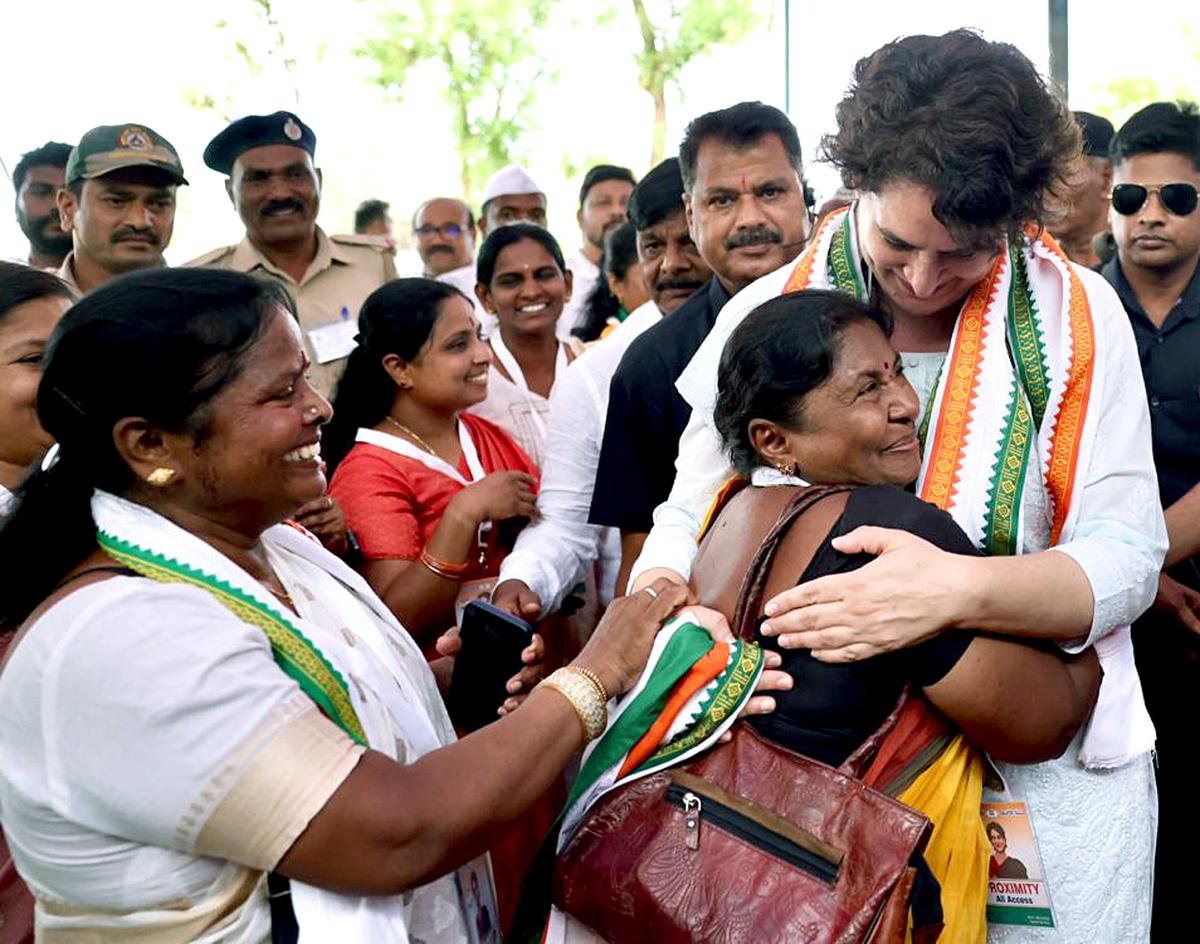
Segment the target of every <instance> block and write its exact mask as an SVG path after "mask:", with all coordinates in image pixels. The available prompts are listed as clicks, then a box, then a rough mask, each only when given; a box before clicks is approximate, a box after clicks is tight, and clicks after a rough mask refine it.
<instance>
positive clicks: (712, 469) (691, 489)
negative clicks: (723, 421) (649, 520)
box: [629, 409, 733, 585]
mask: <svg viewBox="0 0 1200 944" xmlns="http://www.w3.org/2000/svg"><path fill="white" fill-rule="evenodd" d="M711 420H712V417H711V416H706V415H705V414H704V413H703V411H701V410H695V409H694V410H692V416H691V419H689V420H688V425H687V428H686V429H685V430H684V431H683V436H682V437H680V440H679V454H678V456H676V458H675V484H674V485H672V486H671V494H670V495H669V496H668V497H667V500H666V501H665V502H663V503H662V504H661V505H659V506H658V507H657V508H656V509H655V510H654V527H653V528H651V530H650V534H649V535H647V537H646V543H645V544H644V545H642V553H641V555H640V556H639V557H638V559H637V562H636V563H635V564H634V565H633V570H632V571H631V572H630V576H629V581H630V585H632V584H633V582H634V581H635V580H636V579H637V578H638V576H639V575H640V574H642V573H643V572H645V571H647V570H650V569H652V568H655V567H667V568H670V569H671V570H673V571H675V572H676V573H677V574H679V575H680V576H681V577H683V578H684V579H687V578H688V577H690V576H691V573H692V561H693V560H695V558H696V551H697V548H698V545H697V538H698V537H699V535H700V528H701V526H702V525H703V524H704V516H705V515H706V514H707V513H708V509H709V507H710V506H711V505H712V502H713V499H714V498H715V497H716V495H717V492H719V491H720V489H721V486H722V485H723V484H724V483H725V481H726V480H727V479H728V478H729V476H730V475H732V474H733V467H732V466H731V465H730V464H729V459H728V457H727V456H726V455H725V453H724V452H723V451H722V449H721V440H720V437H718V435H717V431H716V430H715V429H714V428H713V426H712V422H711Z"/></svg>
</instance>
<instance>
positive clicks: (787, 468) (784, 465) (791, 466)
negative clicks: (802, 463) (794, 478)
mask: <svg viewBox="0 0 1200 944" xmlns="http://www.w3.org/2000/svg"><path fill="white" fill-rule="evenodd" d="M775 469H776V471H778V472H782V473H783V474H784V475H795V474H796V473H797V472H798V471H799V469H798V468H797V463H795V462H790V463H789V462H780V463H779V465H777V466H775Z"/></svg>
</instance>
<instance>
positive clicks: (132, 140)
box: [117, 125, 154, 151]
mask: <svg viewBox="0 0 1200 944" xmlns="http://www.w3.org/2000/svg"><path fill="white" fill-rule="evenodd" d="M117 145H118V146H119V147H123V148H129V149H130V150H133V151H149V150H150V149H151V148H152V147H154V142H153V141H152V140H151V138H150V135H149V134H148V133H147V132H146V129H145V128H139V127H138V126H137V125H130V126H129V127H127V128H122V129H121V133H120V134H119V135H118V136H117Z"/></svg>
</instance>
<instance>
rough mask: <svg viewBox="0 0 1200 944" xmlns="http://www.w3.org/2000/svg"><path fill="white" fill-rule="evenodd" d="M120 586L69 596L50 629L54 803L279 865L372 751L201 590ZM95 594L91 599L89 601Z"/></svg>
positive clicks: (104, 823)
mask: <svg viewBox="0 0 1200 944" xmlns="http://www.w3.org/2000/svg"><path fill="white" fill-rule="evenodd" d="M113 583H115V581H114V582H113ZM120 583H121V584H122V586H120V587H107V586H106V587H104V589H103V591H102V592H96V593H94V594H89V591H90V590H91V589H92V588H85V589H84V590H82V591H79V592H78V593H77V594H73V595H72V597H78V598H79V599H78V602H77V603H75V601H72V600H71V598H68V601H65V602H73V603H75V605H74V606H73V608H72V611H70V612H69V616H68V619H67V620H66V622H65V623H63V624H60V625H58V626H56V627H55V628H54V631H55V632H56V633H57V634H58V636H59V638H58V640H56V643H55V648H54V652H53V654H52V656H51V657H50V658H49V659H48V660H47V661H46V663H45V667H44V672H43V676H42V679H41V693H42V703H41V704H42V722H41V726H42V730H43V732H44V749H45V764H46V771H47V778H46V779H47V783H48V785H49V792H50V796H49V797H48V798H47V800H48V803H49V804H50V805H51V806H52V808H54V809H55V811H56V812H57V813H58V814H59V815H60V816H62V817H63V818H65V819H68V820H70V821H72V822H76V823H79V824H81V825H83V826H86V827H87V828H89V829H91V830H94V831H97V832H102V833H106V834H108V835H111V836H117V837H120V838H122V839H127V840H130V841H133V842H139V843H144V844H147V845H154V846H161V847H166V848H171V849H176V850H179V851H183V852H189V853H196V854H202V855H212V856H216V857H218V858H223V859H228V860H230V861H234V862H240V863H242V864H245V865H250V866H252V867H257V868H269V867H273V866H274V864H275V862H276V861H278V859H279V858H280V857H281V856H282V855H283V853H284V852H286V851H287V849H288V848H289V847H290V846H291V844H292V843H293V842H294V841H295V839H296V837H297V836H298V835H299V834H300V832H302V831H303V829H304V827H305V826H306V825H307V823H308V822H309V820H311V818H312V817H313V816H314V815H315V814H316V813H317V812H318V811H319V810H320V809H321V808H322V806H324V804H325V803H326V802H327V801H328V799H329V797H330V796H331V795H332V794H333V792H334V791H335V790H336V789H337V787H338V786H339V785H340V784H341V783H342V781H344V780H345V778H346V776H348V775H349V773H350V771H351V770H352V769H353V767H354V765H355V764H356V763H357V761H358V758H359V756H360V755H361V754H362V751H363V749H362V748H361V747H359V746H357V745H355V744H354V743H353V742H352V741H351V740H350V738H349V737H348V736H347V735H345V734H344V733H343V732H342V731H341V730H340V729H338V728H337V727H335V726H334V725H333V724H332V723H331V722H329V721H328V720H327V719H325V718H324V717H323V716H322V715H321V714H320V712H319V711H317V709H316V706H315V705H314V704H313V702H312V701H311V700H310V699H309V698H308V697H307V696H305V695H304V694H303V692H301V691H300V688H299V687H298V685H297V684H296V683H295V682H294V681H293V680H292V679H290V678H289V677H288V676H286V675H285V674H284V673H283V671H282V670H281V669H279V668H278V667H277V666H276V664H275V662H274V660H273V658H272V655H271V649H270V645H269V644H268V642H267V640H266V637H265V636H264V635H263V633H262V631H261V630H259V629H257V628H255V627H253V626H250V625H248V624H246V623H244V622H242V621H241V620H239V619H237V618H236V617H235V616H234V615H233V614H231V613H230V612H229V611H228V610H227V609H225V608H224V607H223V606H222V605H221V604H219V603H218V602H217V601H216V600H214V599H213V598H212V597H211V596H210V595H209V594H208V593H207V592H205V591H203V590H200V589H197V588H193V587H187V586H183V585H178V584H168V585H162V584H156V583H153V582H151V581H149V580H144V579H134V578H122V579H121V581H120ZM89 596H91V597H93V598H94V599H95V600H96V601H98V605H91V606H88V605H82V606H81V604H86V603H87V601H88V598H89ZM61 605H62V604H60V606H61Z"/></svg>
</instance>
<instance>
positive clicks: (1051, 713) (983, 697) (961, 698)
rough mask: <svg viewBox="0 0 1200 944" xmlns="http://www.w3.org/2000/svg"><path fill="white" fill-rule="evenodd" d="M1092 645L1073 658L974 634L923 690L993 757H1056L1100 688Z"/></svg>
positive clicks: (1018, 760)
mask: <svg viewBox="0 0 1200 944" xmlns="http://www.w3.org/2000/svg"><path fill="white" fill-rule="evenodd" d="M1100 677H1101V671H1100V662H1099V660H1098V659H1097V658H1096V655H1095V653H1094V651H1093V650H1091V649H1089V650H1087V651H1086V652H1085V653H1083V654H1081V655H1078V656H1070V657H1064V656H1061V655H1060V654H1058V653H1055V652H1050V651H1046V650H1045V649H1038V648H1034V647H1032V646H1029V645H1025V644H1022V643H1018V642H1015V641H1013V640H1008V639H1001V638H998V637H988V636H981V637H978V638H976V639H975V640H973V641H972V643H971V645H970V647H969V648H968V649H967V651H966V652H965V653H964V654H963V656H962V658H961V659H960V660H959V662H958V664H956V665H955V667H954V668H953V669H952V670H951V671H950V672H949V674H947V675H946V677H945V678H943V679H942V680H941V681H939V682H938V683H937V684H935V685H932V686H930V687H928V688H926V689H925V692H926V695H927V697H928V698H929V700H930V701H931V702H932V703H933V704H934V705H935V706H936V707H937V708H938V710H940V711H941V712H942V713H943V714H945V715H946V717H948V718H950V719H951V720H952V721H954V723H955V724H956V725H958V727H959V728H960V729H961V730H962V732H963V733H964V734H966V735H967V737H968V738H970V739H971V740H972V741H973V742H975V743H976V744H978V745H979V746H980V747H982V748H983V749H984V750H986V751H987V752H988V753H989V754H991V755H992V756H993V757H995V758H996V759H998V760H1006V761H1011V762H1013V763H1020V764H1029V763H1036V762H1038V761H1043V760H1049V759H1051V758H1053V757H1058V756H1059V755H1060V754H1062V752H1063V751H1064V750H1066V748H1067V745H1068V744H1070V742H1071V738H1072V737H1074V736H1075V732H1076V731H1078V730H1079V726H1080V725H1081V724H1083V722H1084V721H1085V720H1086V719H1087V717H1088V715H1089V714H1090V713H1091V710H1092V706H1093V705H1094V704H1095V701H1096V695H1097V694H1098V693H1099V690H1100Z"/></svg>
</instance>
